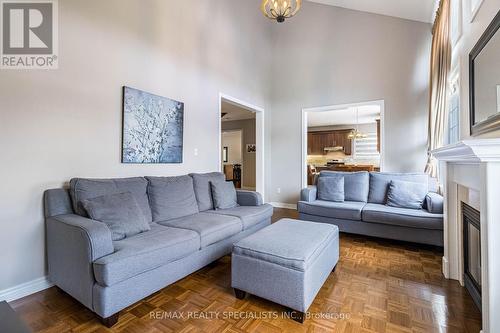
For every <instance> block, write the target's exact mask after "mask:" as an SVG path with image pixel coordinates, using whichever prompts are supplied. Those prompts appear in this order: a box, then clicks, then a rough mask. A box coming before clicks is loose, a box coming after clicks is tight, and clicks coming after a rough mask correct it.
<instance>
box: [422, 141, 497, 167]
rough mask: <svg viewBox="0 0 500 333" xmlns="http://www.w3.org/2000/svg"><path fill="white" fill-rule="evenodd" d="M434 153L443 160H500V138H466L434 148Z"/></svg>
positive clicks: (466, 161) (474, 161)
mask: <svg viewBox="0 0 500 333" xmlns="http://www.w3.org/2000/svg"><path fill="white" fill-rule="evenodd" d="M432 155H433V156H434V157H435V158H437V159H438V160H440V161H443V162H460V163H480V162H500V139H479V140H464V141H460V142H458V143H455V144H452V145H448V146H445V147H442V148H438V149H434V150H433V151H432Z"/></svg>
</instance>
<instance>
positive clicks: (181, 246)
mask: <svg viewBox="0 0 500 333" xmlns="http://www.w3.org/2000/svg"><path fill="white" fill-rule="evenodd" d="M113 245H114V247H115V252H114V253H112V254H110V255H108V256H105V257H102V258H100V259H98V260H96V261H95V262H94V264H93V267H94V275H95V279H96V281H97V282H98V283H99V284H100V285H103V286H111V285H113V284H116V283H118V282H121V281H124V280H127V279H129V278H131V277H133V276H136V275H139V274H141V273H144V272H147V271H150V270H152V269H155V268H158V267H160V266H163V265H166V264H168V263H170V262H173V261H176V260H179V259H181V258H184V257H186V256H188V255H190V254H191V253H194V252H196V251H198V250H199V249H200V237H199V236H198V234H197V233H196V232H194V231H191V230H186V229H178V228H170V227H165V226H161V225H158V224H156V223H152V224H151V230H150V231H147V232H144V233H141V234H138V235H135V236H133V237H130V238H125V239H123V240H120V241H116V242H113Z"/></svg>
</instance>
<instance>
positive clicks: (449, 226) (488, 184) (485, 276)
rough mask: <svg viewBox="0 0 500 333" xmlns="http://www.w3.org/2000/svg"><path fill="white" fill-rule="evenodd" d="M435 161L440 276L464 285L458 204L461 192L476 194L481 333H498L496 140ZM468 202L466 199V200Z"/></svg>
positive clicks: (440, 153) (461, 146)
mask: <svg viewBox="0 0 500 333" xmlns="http://www.w3.org/2000/svg"><path fill="white" fill-rule="evenodd" d="M432 155H433V156H434V157H435V158H436V159H438V160H439V162H440V163H439V173H440V183H441V184H442V185H443V194H444V197H445V206H444V256H443V274H444V276H445V277H446V278H448V279H454V280H458V281H459V282H460V283H461V284H462V285H465V280H466V278H465V273H464V272H465V269H464V257H463V252H464V251H463V248H464V239H463V236H464V235H463V221H462V216H461V213H462V212H461V211H462V209H461V203H462V201H464V202H466V203H467V204H469V205H471V202H467V196H466V195H464V193H463V192H464V191H463V189H466V191H465V192H467V191H468V192H470V193H477V200H476V199H474V200H470V201H476V203H475V204H473V205H471V206H476V207H474V208H476V209H477V210H478V211H480V218H479V219H480V224H479V226H480V248H481V251H480V252H481V256H480V260H481V263H480V265H479V267H480V271H481V274H480V280H481V283H480V286H481V309H482V332H483V333H496V332H500V316H499V315H498V314H499V313H500V302H499V300H500V279H499V276H500V256H499V255H498V254H499V253H500V238H499V235H500V205H499V204H498V198H500V139H470V140H464V141H461V142H459V143H456V144H453V145H449V146H445V147H442V148H439V149H436V150H434V151H432ZM469 199H470V197H469Z"/></svg>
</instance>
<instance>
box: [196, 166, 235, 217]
mask: <svg viewBox="0 0 500 333" xmlns="http://www.w3.org/2000/svg"><path fill="white" fill-rule="evenodd" d="M190 176H191V177H192V178H193V184H194V193H195V194H196V200H197V202H198V208H199V210H200V212H204V211H206V210H209V209H214V203H213V200H212V189H211V187H210V182H216V181H225V180H226V177H225V176H224V174H223V173H220V172H210V173H192V174H190Z"/></svg>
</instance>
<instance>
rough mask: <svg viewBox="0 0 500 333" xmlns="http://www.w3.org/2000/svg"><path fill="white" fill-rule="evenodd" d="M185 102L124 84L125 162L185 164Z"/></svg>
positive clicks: (123, 153) (123, 158) (123, 157)
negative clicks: (183, 158)
mask: <svg viewBox="0 0 500 333" xmlns="http://www.w3.org/2000/svg"><path fill="white" fill-rule="evenodd" d="M183 123H184V103H182V102H178V101H175V100H173V99H170V98H166V97H161V96H157V95H153V94H150V93H147V92H144V91H141V90H137V89H133V88H129V87H123V147H122V162H123V163H182V148H183V125H184V124H183Z"/></svg>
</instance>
